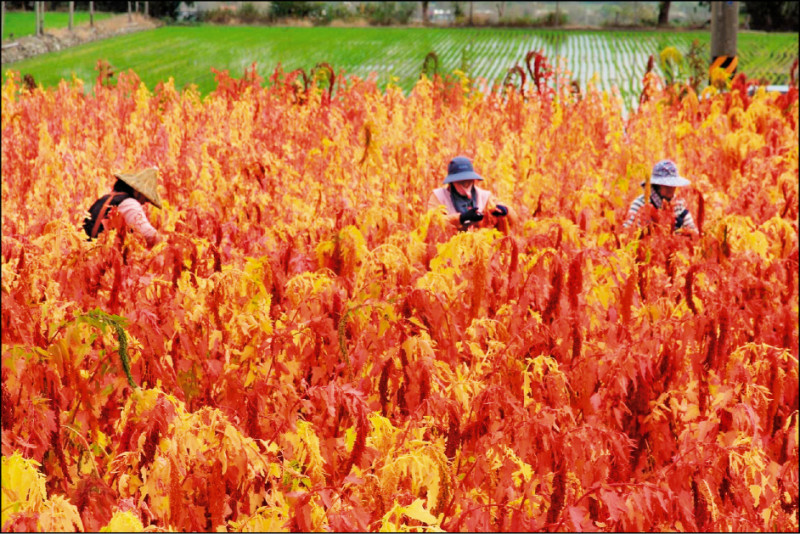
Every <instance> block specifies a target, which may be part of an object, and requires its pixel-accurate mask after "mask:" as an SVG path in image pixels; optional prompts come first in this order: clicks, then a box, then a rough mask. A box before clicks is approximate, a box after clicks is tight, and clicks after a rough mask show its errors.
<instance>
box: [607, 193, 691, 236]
mask: <svg viewBox="0 0 800 534" xmlns="http://www.w3.org/2000/svg"><path fill="white" fill-rule="evenodd" d="M671 204H672V209H673V210H674V212H675V221H676V227H675V229H676V230H677V229H678V228H686V229H688V230H697V227H696V226H695V224H694V219H692V214H691V213H690V212H689V210H688V209H686V204H684V202H683V200H682V199H680V198H676V199H675V200H673V201H672V202H671ZM642 206H644V195H639V196H638V197H636V199H635V200H634V201H633V203H631V207H630V209H629V210H628V216H627V218H626V219H625V222H624V223H623V225H622V226H623V228H627V227H629V226H630V225H631V224H633V223H634V222H635V221H636V219H637V215H638V214H639V210H640V209H642ZM684 212H686V213H685V214H684ZM681 215H683V217H681Z"/></svg>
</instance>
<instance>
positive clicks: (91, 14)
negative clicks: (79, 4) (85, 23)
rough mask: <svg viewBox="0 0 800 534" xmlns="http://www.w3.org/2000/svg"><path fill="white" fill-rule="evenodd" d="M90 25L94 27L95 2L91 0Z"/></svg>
mask: <svg viewBox="0 0 800 534" xmlns="http://www.w3.org/2000/svg"><path fill="white" fill-rule="evenodd" d="M89 26H90V27H92V28H94V2H89Z"/></svg>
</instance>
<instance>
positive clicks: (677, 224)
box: [675, 209, 689, 230]
mask: <svg viewBox="0 0 800 534" xmlns="http://www.w3.org/2000/svg"><path fill="white" fill-rule="evenodd" d="M687 215H689V210H688V209H685V210H683V211H682V212H681V214H680V215H678V217H677V218H676V219H675V229H676V230H677V229H678V228H682V227H683V221H684V219H686V216H687Z"/></svg>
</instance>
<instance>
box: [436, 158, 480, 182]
mask: <svg viewBox="0 0 800 534" xmlns="http://www.w3.org/2000/svg"><path fill="white" fill-rule="evenodd" d="M462 180H483V178H481V176H480V175H479V174H478V173H476V172H475V169H473V168H472V162H471V161H470V160H469V158H468V157H466V156H456V157H454V158H453V159H451V160H450V164H449V165H448V166H447V176H446V177H445V179H444V183H446V184H451V183H453V182H460V181H462Z"/></svg>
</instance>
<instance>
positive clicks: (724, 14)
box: [709, 1, 739, 77]
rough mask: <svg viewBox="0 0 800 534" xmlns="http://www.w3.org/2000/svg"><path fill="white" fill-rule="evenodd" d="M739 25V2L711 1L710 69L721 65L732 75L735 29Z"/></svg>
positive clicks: (734, 69)
mask: <svg viewBox="0 0 800 534" xmlns="http://www.w3.org/2000/svg"><path fill="white" fill-rule="evenodd" d="M738 27H739V2H736V1H725V2H711V66H710V68H709V73H710V72H711V70H713V69H715V68H718V67H721V68H723V69H725V70H726V71H727V72H728V76H729V77H732V76H733V75H734V74H735V73H736V65H738V63H739V58H738V57H737V56H736V31H737V29H738Z"/></svg>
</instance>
